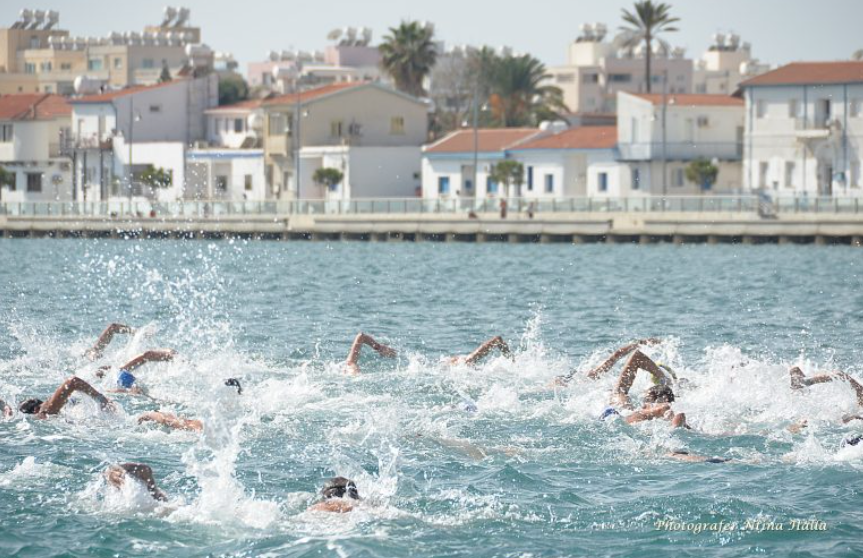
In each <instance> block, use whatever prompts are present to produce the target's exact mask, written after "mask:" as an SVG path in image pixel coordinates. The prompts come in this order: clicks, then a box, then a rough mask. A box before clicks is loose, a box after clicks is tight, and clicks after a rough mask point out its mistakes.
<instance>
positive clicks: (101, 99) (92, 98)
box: [69, 79, 183, 103]
mask: <svg viewBox="0 0 863 558" xmlns="http://www.w3.org/2000/svg"><path fill="white" fill-rule="evenodd" d="M181 81H183V80H182V79H173V80H171V81H165V82H163V83H156V84H153V85H133V86H131V87H126V88H124V89H114V90H111V91H105V92H104V93H97V94H95V95H84V96H82V97H73V98H71V99H69V102H70V103H107V102H110V101H113V100H114V99H118V98H120V97H125V96H126V95H132V94H133V93H140V92H141V91H149V90H151V89H159V88H161V87H168V86H169V85H174V84H176V83H178V82H181Z"/></svg>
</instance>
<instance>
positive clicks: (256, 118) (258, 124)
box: [246, 112, 264, 135]
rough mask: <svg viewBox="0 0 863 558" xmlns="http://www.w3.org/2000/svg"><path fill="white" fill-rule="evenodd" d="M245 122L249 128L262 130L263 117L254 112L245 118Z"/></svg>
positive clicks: (257, 130)
mask: <svg viewBox="0 0 863 558" xmlns="http://www.w3.org/2000/svg"><path fill="white" fill-rule="evenodd" d="M246 123H247V124H248V125H249V130H252V131H253V132H256V135H257V133H258V132H260V131H262V130H263V129H264V117H263V116H262V115H261V114H259V113H256V112H253V113H252V114H250V115H249V117H248V118H246Z"/></svg>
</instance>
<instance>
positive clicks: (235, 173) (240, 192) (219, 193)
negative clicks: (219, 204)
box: [186, 99, 272, 201]
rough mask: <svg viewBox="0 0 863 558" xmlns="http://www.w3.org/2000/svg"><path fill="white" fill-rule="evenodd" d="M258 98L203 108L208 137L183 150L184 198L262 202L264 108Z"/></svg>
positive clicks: (269, 194) (264, 190) (267, 196)
mask: <svg viewBox="0 0 863 558" xmlns="http://www.w3.org/2000/svg"><path fill="white" fill-rule="evenodd" d="M261 104H262V101H261V100H259V99H255V100H249V101H242V102H239V103H235V104H232V105H226V106H219V107H215V108H212V109H209V110H207V111H206V118H207V139H206V140H205V141H200V142H196V143H195V146H194V148H193V149H190V150H188V151H187V152H186V198H190V197H191V198H194V199H206V200H230V201H263V200H266V199H271V198H272V192H271V191H268V190H267V188H266V184H265V181H264V149H263V122H264V120H263V119H264V117H263V108H262V107H261Z"/></svg>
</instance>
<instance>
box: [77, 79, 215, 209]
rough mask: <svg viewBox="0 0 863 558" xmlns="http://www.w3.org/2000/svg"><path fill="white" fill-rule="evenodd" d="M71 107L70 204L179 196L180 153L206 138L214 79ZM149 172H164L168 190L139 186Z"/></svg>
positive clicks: (135, 90)
mask: <svg viewBox="0 0 863 558" xmlns="http://www.w3.org/2000/svg"><path fill="white" fill-rule="evenodd" d="M69 102H70V103H71V105H72V137H73V142H74V152H73V169H74V172H73V192H75V191H76V189H77V185H79V184H80V191H81V196H80V198H78V197H77V196H76V197H75V199H84V200H90V201H95V200H106V199H108V198H109V197H111V196H124V197H125V196H146V197H151V198H154V199H158V200H175V199H180V198H183V197H184V195H185V190H184V181H185V152H186V149H187V148H188V147H189V146H190V145H192V144H193V143H194V142H196V141H199V140H202V139H204V137H205V136H206V129H205V119H204V112H205V111H206V110H207V109H209V108H211V107H213V106H215V105H216V104H217V103H218V83H217V77H216V75H215V74H210V75H207V76H204V77H200V78H178V79H175V80H173V81H168V82H165V83H161V84H157V85H151V86H138V87H130V88H126V89H120V90H116V91H107V92H104V93H97V94H93V95H84V96H81V97H77V98H73V99H71V100H70V101H69ZM150 167H152V168H155V169H164V170H165V171H167V173H168V174H169V176H170V180H169V181H168V182H169V184H165V185H162V186H161V187H158V188H149V187H147V185H145V184H143V183H142V181H141V177H142V174H144V173H145V172H146V171H147V170H148V169H149V168H150Z"/></svg>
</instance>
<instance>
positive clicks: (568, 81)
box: [545, 24, 692, 114]
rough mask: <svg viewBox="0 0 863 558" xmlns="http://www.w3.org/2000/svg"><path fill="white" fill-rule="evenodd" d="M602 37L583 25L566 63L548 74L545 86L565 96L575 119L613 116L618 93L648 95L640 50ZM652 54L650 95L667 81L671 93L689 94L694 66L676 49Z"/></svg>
mask: <svg viewBox="0 0 863 558" xmlns="http://www.w3.org/2000/svg"><path fill="white" fill-rule="evenodd" d="M606 33H607V29H606V26H605V25H603V24H593V25H591V24H586V25H583V26H582V27H581V34H580V35H579V36H578V38H577V39H576V40H575V41H574V42H573V43H571V44H570V45H569V50H568V52H567V63H566V64H565V65H564V66H557V67H553V68H549V69H548V72H547V73H548V75H549V79H548V80H546V83H545V84H546V85H554V86H556V87H559V88H560V89H561V90H562V91H563V100H564V102H565V103H566V106H567V107H568V108H569V110H570V111H571V112H573V113H576V114H581V113H606V114H607V113H614V112H615V109H616V107H615V103H616V101H617V93H618V92H619V91H628V92H633V93H643V92H646V91H647V78H646V75H645V64H644V49H643V47H637V48H634V49H624V48H619V47H618V46H617V44H616V43H615V42H613V41H608V40H606ZM654 50H655V51H656V52H655V53H654V55H653V58H652V59H651V62H652V66H651V73H652V78H651V91H652V92H660V91H661V90H662V86H663V85H662V82H663V79H664V77H665V76H666V75H667V77H668V82H667V83H668V85H667V90H668V92H669V93H689V92H690V91H691V90H692V60H689V59H687V58H684V51H683V49H680V48H676V49H673V50H671V51H670V52H664V51H662V50H661V49H658V48H657V47H656V46H654Z"/></svg>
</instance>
